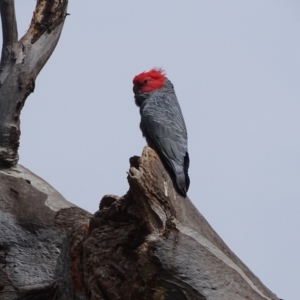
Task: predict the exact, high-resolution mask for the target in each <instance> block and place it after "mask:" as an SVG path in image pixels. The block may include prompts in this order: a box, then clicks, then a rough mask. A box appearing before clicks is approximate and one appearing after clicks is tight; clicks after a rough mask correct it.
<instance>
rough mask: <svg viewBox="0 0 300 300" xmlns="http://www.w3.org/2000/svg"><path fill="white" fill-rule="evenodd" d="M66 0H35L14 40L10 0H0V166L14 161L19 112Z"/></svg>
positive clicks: (59, 24) (53, 39) (55, 34)
mask: <svg viewBox="0 0 300 300" xmlns="http://www.w3.org/2000/svg"><path fill="white" fill-rule="evenodd" d="M67 5H68V1H67V0H61V1H56V0H39V1H37V4H36V8H35V11H34V13H33V17H32V20H31V24H30V27H29V29H28V31H27V33H26V34H25V35H24V36H23V37H22V38H21V39H20V40H18V32H17V22H16V16H15V8H14V1H13V0H1V1H0V12H1V19H2V32H3V47H2V55H1V62H0V167H4V168H9V167H12V166H15V165H16V164H17V162H18V159H19V156H18V148H19V139H20V134H21V131H20V114H21V110H22V108H23V106H24V104H25V101H26V99H27V97H28V96H29V95H30V94H31V93H32V92H33V91H34V86H35V80H36V77H37V76H38V74H39V72H40V71H41V69H42V68H43V66H44V65H45V63H46V62H47V60H48V59H49V57H50V56H51V54H52V52H53V51H54V49H55V47H56V45H57V42H58V40H59V37H60V34H61V30H62V28H63V25H64V20H65V17H66V15H67V12H66V10H67Z"/></svg>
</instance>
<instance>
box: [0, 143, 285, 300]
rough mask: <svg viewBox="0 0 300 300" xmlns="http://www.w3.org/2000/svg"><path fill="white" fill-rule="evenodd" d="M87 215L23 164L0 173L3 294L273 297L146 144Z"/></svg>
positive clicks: (220, 299)
mask: <svg viewBox="0 0 300 300" xmlns="http://www.w3.org/2000/svg"><path fill="white" fill-rule="evenodd" d="M130 163H131V167H130V170H129V173H128V181H129V185H130V189H129V191H128V192H127V194H126V195H125V196H123V197H118V196H113V195H108V196H104V197H103V199H102V200H101V203H100V209H99V211H97V212H96V213H95V215H94V216H91V215H90V214H89V213H87V212H85V211H84V210H82V209H80V208H78V207H76V206H74V205H73V204H71V203H69V202H68V201H66V200H65V199H64V198H63V197H62V196H61V195H60V194H59V193H58V192H57V191H55V190H54V189H53V188H52V187H51V186H50V185H49V184H47V183H46V182H45V181H43V180H42V179H41V178H39V177H38V176H36V175H34V174H33V173H31V172H30V171H28V170H27V169H26V168H24V167H22V166H20V165H17V166H16V167H14V168H10V169H2V170H0V266H1V268H0V299H1V300H2V299H4V300H13V299H22V300H29V299H30V300H32V299H36V300H37V299H46V300H47V299H49V300H50V299H51V300H53V299H55V300H57V299H68V300H69V299H86V300H96V299H100V300H101V299H105V300H108V299H110V300H118V299H120V300H121V299H122V300H123V299H124V300H127V299H131V300H135V299H136V300H139V299H146V300H148V299H149V300H150V299H155V300H157V299H164V300H167V299H175V300H176V299H178V300H179V299H190V300H192V299H201V300H203V299H206V300H208V299H211V300H233V299H234V300H244V299H251V300H279V299H278V298H277V297H276V295H274V294H273V293H272V292H271V291H270V290H268V288H266V287H265V286H264V285H263V284H262V283H261V281H260V280H259V279H258V278H257V277H256V276H255V275H254V274H253V273H252V272H251V271H250V270H249V269H248V268H247V267H246V266H245V265H244V264H243V263H242V262H241V261H240V260H239V258H237V257H236V255H235V254H234V253H233V252H232V251H231V250H230V249H229V248H228V247H227V246H226V244H225V243H224V242H223V241H222V239H221V238H220V237H219V236H218V235H217V233H216V232H215V231H214V230H213V229H212V228H211V226H210V225H209V224H208V223H207V221H206V220H205V218H204V217H203V216H202V215H201V214H200V213H199V212H198V211H197V209H196V208H195V207H194V206H193V204H192V203H191V201H190V200H189V199H188V198H186V199H184V198H182V197H180V196H179V195H178V194H177V193H176V191H175V190H174V188H173V183H172V181H171V179H170V177H169V175H168V173H167V172H166V171H165V169H164V167H163V165H162V163H161V161H160V159H159V157H158V156H157V155H156V153H155V152H154V151H153V150H152V149H151V148H149V147H146V148H145V149H144V151H143V154H142V156H141V157H133V158H131V159H130Z"/></svg>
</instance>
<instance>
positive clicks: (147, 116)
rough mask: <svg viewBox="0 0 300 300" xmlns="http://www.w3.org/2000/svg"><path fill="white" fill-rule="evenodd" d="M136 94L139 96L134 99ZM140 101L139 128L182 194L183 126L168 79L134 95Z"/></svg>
mask: <svg viewBox="0 0 300 300" xmlns="http://www.w3.org/2000/svg"><path fill="white" fill-rule="evenodd" d="M139 96H141V97H143V98H142V99H141V98H140V99H137V98H138V97H139ZM138 101H139V103H140V114H141V124H140V127H141V130H142V132H143V135H144V136H145V137H146V140H147V143H148V145H149V146H150V147H154V148H155V149H156V150H157V152H158V154H159V155H160V157H161V158H162V160H163V162H164V163H165V164H166V165H167V167H168V168H169V169H170V171H171V172H172V175H173V176H174V179H175V183H176V186H177V189H178V191H179V192H180V194H182V195H183V196H184V197H185V196H186V192H187V190H188V188H189V182H190V180H189V176H188V168H189V155H188V148H187V130H186V126H185V122H184V119H183V115H182V112H181V109H180V105H179V103H178V100H177V97H176V95H175V91H174V88H173V85H172V83H171V82H170V81H169V80H166V82H165V85H164V86H163V87H162V88H161V89H159V90H155V91H152V92H150V93H147V94H146V95H145V94H143V95H136V102H138Z"/></svg>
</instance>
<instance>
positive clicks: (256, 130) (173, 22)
mask: <svg viewBox="0 0 300 300" xmlns="http://www.w3.org/2000/svg"><path fill="white" fill-rule="evenodd" d="M35 3H36V1H34V0H26V1H25V0H16V8H17V20H18V26H19V27H18V30H19V35H20V37H21V36H22V35H23V34H25V32H26V30H27V28H28V26H29V23H30V20H31V16H32V12H33V10H34V6H35ZM68 12H69V13H70V16H68V17H67V19H66V23H65V26H64V29H63V32H62V36H61V39H60V41H59V43H58V46H57V48H56V49H55V52H54V53H53V55H52V56H51V58H50V60H49V61H48V63H47V64H46V66H45V67H44V69H43V70H42V71H41V73H40V74H39V76H38V78H37V81H36V88H35V91H34V93H33V94H31V95H30V96H29V98H28V99H27V101H26V104H25V107H24V108H23V111H22V116H21V130H22V136H21V146H20V151H19V154H20V161H19V162H20V164H22V165H24V166H25V167H27V168H28V169H30V170H31V171H32V172H34V173H36V174H37V175H39V176H40V177H42V178H43V179H45V180H46V181H48V182H49V183H50V184H51V185H52V186H54V187H55V188H56V189H57V190H58V191H59V192H60V193H62V194H63V195H64V197H65V198H66V199H67V200H68V201H70V202H72V203H74V204H76V205H78V206H80V207H82V208H84V209H85V210H87V211H89V212H91V213H94V212H96V211H97V209H98V206H99V201H100V199H101V198H102V196H103V195H105V194H115V195H119V196H122V195H124V194H125V193H126V192H127V190H128V183H127V179H126V177H127V174H126V172H127V171H128V169H129V158H130V157H131V156H134V155H140V154H141V152H142V150H143V147H144V146H145V145H146V142H145V140H144V139H143V137H142V134H141V132H140V129H139V121H140V116H139V110H138V108H137V107H136V106H135V104H134V99H133V93H132V79H133V77H134V76H135V75H136V74H139V73H140V72H142V71H147V70H149V69H151V68H153V67H162V68H164V69H165V71H166V73H167V76H168V78H169V79H170V80H171V81H172V83H173V84H174V86H175V90H176V93H177V97H178V99H179V102H180V105H181V108H182V111H183V115H184V118H185V122H186V125H187V130H188V137H189V154H190V161H191V163H190V170H189V174H190V179H191V185H190V190H189V192H188V195H189V197H190V199H191V200H192V201H193V203H194V204H195V205H196V207H197V208H198V210H199V211H200V212H201V213H202V214H203V215H204V217H205V218H206V219H207V220H208V222H209V223H210V224H211V225H212V227H213V228H214V229H215V230H216V232H217V233H218V234H219V235H220V236H221V238H222V239H223V240H224V241H225V242H226V244H227V245H228V246H229V247H230V248H231V249H232V250H233V251H234V252H235V254H236V255H237V256H238V257H239V258H240V259H241V260H242V261H243V262H244V263H245V264H246V265H247V266H248V267H249V268H250V269H251V270H252V271H253V272H254V274H256V275H257V276H258V277H259V278H260V279H261V281H262V282H263V283H264V284H265V285H266V286H267V287H268V288H269V289H271V290H272V291H273V292H274V293H275V294H277V296H278V297H280V298H283V299H285V300H299V284H300V255H299V253H300V234H299V229H300V218H299V214H300V201H299V200H300V183H299V178H300V158H299V153H300V118H299V116H300V86H299V80H300V30H299V28H300V18H299V15H300V2H299V1H296V0H295V1H289V0H285V1H277V0H272V1H270V0H265V1H261V0H242V1H241V0H236V1H233V0H227V1H214V0H211V1H201V0H190V1H185V2H184V1H172V2H171V1H157V0H156V1H139V2H137V1H132V0H128V1H123V2H121V1H99V0H97V1H96V0H90V1H88V2H87V3H85V4H82V1H70V3H69V9H68Z"/></svg>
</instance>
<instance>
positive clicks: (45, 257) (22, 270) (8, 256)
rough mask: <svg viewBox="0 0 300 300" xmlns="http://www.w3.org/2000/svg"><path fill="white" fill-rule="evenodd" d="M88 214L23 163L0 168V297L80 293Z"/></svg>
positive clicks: (34, 298)
mask: <svg viewBox="0 0 300 300" xmlns="http://www.w3.org/2000/svg"><path fill="white" fill-rule="evenodd" d="M89 218H90V214H89V213H87V212H85V211H84V210H82V209H80V208H78V207H76V206H75V205H73V204H71V203H69V202H68V201H66V200H65V199H64V198H63V196H62V195H61V194H59V193H58V192H57V191H56V190H54V189H53V188H52V187H51V186H50V185H49V184H48V183H46V182H45V181H44V180H42V179H41V178H39V177H38V176H36V175H34V174H33V173H31V172H30V171H29V170H27V169H26V168H24V167H22V166H21V165H17V166H16V167H14V168H10V169H2V170H0V299H1V300H15V299H20V300H21V299H22V300H29V299H30V300H40V299H45V300H47V299H49V300H53V299H65V300H70V299H82V298H83V296H82V295H83V284H82V283H81V282H80V280H79V281H78V277H79V278H82V277H80V276H81V275H80V272H79V275H78V270H80V268H81V266H80V264H79V262H78V258H80V255H78V253H79V254H80V251H79V250H78V249H80V247H79V245H80V241H81V240H82V238H83V237H84V235H85V232H86V230H87V224H88V221H89ZM81 273H82V272H81ZM72 278H73V279H72ZM78 282H79V283H78ZM80 284H81V285H80Z"/></svg>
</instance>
